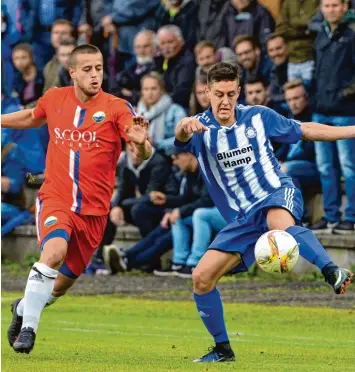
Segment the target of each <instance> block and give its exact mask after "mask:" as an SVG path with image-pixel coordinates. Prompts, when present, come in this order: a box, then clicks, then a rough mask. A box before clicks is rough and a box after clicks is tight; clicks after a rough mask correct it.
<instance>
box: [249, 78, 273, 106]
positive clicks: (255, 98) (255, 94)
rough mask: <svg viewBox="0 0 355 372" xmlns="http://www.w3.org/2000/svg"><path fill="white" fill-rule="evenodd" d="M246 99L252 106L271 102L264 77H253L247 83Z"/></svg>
mask: <svg viewBox="0 0 355 372" xmlns="http://www.w3.org/2000/svg"><path fill="white" fill-rule="evenodd" d="M244 90H245V100H246V103H247V104H248V105H250V106H256V105H262V106H267V105H268V102H269V95H268V86H267V83H266V81H265V79H264V78H263V77H255V78H254V77H251V78H249V79H248V80H247V82H246V83H245V87H244Z"/></svg>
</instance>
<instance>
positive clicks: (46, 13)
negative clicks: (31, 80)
mask: <svg viewBox="0 0 355 372" xmlns="http://www.w3.org/2000/svg"><path fill="white" fill-rule="evenodd" d="M80 6H81V0H72V1H57V0H23V1H22V6H21V18H20V24H21V25H22V27H23V30H24V38H25V39H26V41H28V42H30V43H32V45H33V51H34V53H33V54H34V56H35V62H36V66H37V67H38V69H39V70H40V71H42V70H43V68H44V66H45V65H46V63H47V62H48V61H49V60H50V59H51V58H52V57H53V55H54V54H55V50H54V48H53V46H52V45H51V44H52V43H53V41H51V37H52V36H53V35H52V33H51V30H52V25H54V23H55V21H56V20H58V19H61V20H62V19H66V20H68V21H70V22H71V23H72V25H73V26H74V27H77V25H78V23H79V20H80V12H81V9H80ZM58 44H59V41H58Z"/></svg>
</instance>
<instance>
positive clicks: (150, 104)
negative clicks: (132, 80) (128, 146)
mask: <svg viewBox="0 0 355 372" xmlns="http://www.w3.org/2000/svg"><path fill="white" fill-rule="evenodd" d="M137 112H138V114H139V115H143V116H144V118H145V119H147V120H149V123H150V124H149V131H148V136H149V138H148V139H149V141H150V143H151V144H152V145H153V146H154V147H155V148H156V149H157V150H158V151H161V152H163V153H164V154H166V155H170V154H171V153H172V151H173V150H174V140H175V127H176V125H177V124H178V122H179V121H180V120H181V119H183V118H184V117H185V116H186V111H185V110H184V108H183V107H181V106H180V105H177V104H176V103H173V101H172V99H171V98H170V97H169V96H168V95H167V94H166V92H165V86H164V81H163V79H162V78H161V77H160V75H159V74H158V73H156V72H151V73H150V74H147V75H145V76H144V77H143V78H142V98H141V100H140V101H139V103H138V107H137Z"/></svg>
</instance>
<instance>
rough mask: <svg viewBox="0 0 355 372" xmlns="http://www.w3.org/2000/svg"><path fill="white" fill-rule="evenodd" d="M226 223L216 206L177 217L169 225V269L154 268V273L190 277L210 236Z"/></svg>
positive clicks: (210, 238)
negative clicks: (171, 253)
mask: <svg viewBox="0 0 355 372" xmlns="http://www.w3.org/2000/svg"><path fill="white" fill-rule="evenodd" d="M226 225H227V223H226V221H225V220H224V218H223V217H222V215H221V214H220V212H219V211H218V209H217V208H216V207H213V208H198V209H196V210H195V211H194V212H193V214H192V216H188V217H185V218H179V219H178V220H177V221H176V222H175V224H173V225H172V227H171V232H172V236H173V260H172V266H171V270H169V269H168V270H154V275H157V276H170V275H176V276H178V277H180V278H191V277H192V272H193V270H194V269H195V267H196V266H197V264H198V262H199V261H200V259H201V258H202V256H203V255H204V254H205V253H206V251H207V249H208V246H209V245H210V243H211V241H212V236H213V235H216V234H217V233H219V232H220V231H221V230H222V229H223V228H224V227H225V226H226ZM179 267H180V268H179ZM178 268H179V269H178Z"/></svg>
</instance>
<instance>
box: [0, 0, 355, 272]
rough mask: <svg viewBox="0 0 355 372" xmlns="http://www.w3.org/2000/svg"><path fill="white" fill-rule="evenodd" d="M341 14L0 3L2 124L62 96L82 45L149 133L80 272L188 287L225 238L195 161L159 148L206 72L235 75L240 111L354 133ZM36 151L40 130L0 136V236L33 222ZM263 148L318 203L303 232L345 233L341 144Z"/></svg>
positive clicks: (333, 3)
mask: <svg viewBox="0 0 355 372" xmlns="http://www.w3.org/2000/svg"><path fill="white" fill-rule="evenodd" d="M354 8H355V1H354V0H349V1H347V0H269V1H268V0H263V1H261V0H260V1H257V0H165V1H161V0H95V1H94V0H71V1H65V0H3V1H2V5H1V17H2V22H1V33H2V42H1V51H2V53H1V65H2V66H1V67H2V68H1V73H2V79H1V84H2V86H1V100H2V105H1V113H2V114H4V113H10V112H14V111H17V110H21V109H23V108H30V107H34V106H35V105H36V102H37V100H38V98H39V97H41V96H42V95H43V94H44V93H45V92H46V91H47V90H48V89H49V88H51V87H54V86H55V87H64V86H69V85H72V81H71V78H70V75H69V73H68V60H69V56H70V53H71V51H72V50H73V49H74V48H75V47H76V46H77V45H81V44H85V43H92V44H94V45H96V46H98V47H99V48H100V50H101V51H102V53H103V56H104V62H105V73H104V82H103V89H104V90H105V91H106V92H109V93H111V94H113V95H115V96H117V97H120V98H124V99H126V100H128V101H129V102H130V103H131V104H132V105H133V106H134V108H135V110H136V111H137V113H138V114H141V115H144V117H145V118H146V119H148V120H149V121H150V128H149V139H150V141H151V143H152V145H153V146H154V150H153V155H152V156H151V158H150V159H148V160H145V161H143V162H142V161H140V160H138V159H137V158H135V156H134V154H133V153H132V152H131V151H129V149H128V148H127V151H125V152H124V153H123V154H122V156H121V158H120V161H119V164H118V172H117V192H116V193H115V195H114V197H113V199H112V209H111V212H110V215H109V216H108V223H107V228H106V231H105V237H104V240H103V242H102V244H101V245H100V247H99V248H98V250H97V252H96V254H95V257H94V258H93V260H92V263H91V265H90V267H89V268H88V272H90V273H95V271H97V270H98V269H103V268H104V267H106V268H107V264H108V263H109V267H110V270H111V272H112V273H113V274H114V273H116V272H118V271H129V270H132V269H138V270H144V271H148V272H154V274H156V275H177V276H181V277H187V278H189V277H191V273H192V270H193V269H194V267H195V266H196V265H197V263H198V261H199V259H200V258H201V256H202V255H203V254H204V252H205V250H206V249H207V247H208V245H209V243H210V242H211V240H212V238H213V236H214V235H215V234H216V233H217V232H219V231H220V230H221V229H222V228H223V227H224V226H225V224H226V223H225V221H224V220H223V218H222V216H221V215H220V214H219V212H218V210H217V209H216V208H215V207H214V205H213V202H212V200H211V199H210V197H209V195H208V193H207V191H206V188H205V186H204V184H203V181H202V178H201V176H200V174H199V170H198V165H197V160H196V158H195V157H194V156H193V155H192V154H190V153H179V152H177V151H176V150H175V149H174V146H173V142H174V130H175V126H176V125H177V123H178V122H179V120H181V119H182V118H183V117H185V116H187V115H195V114H197V113H200V112H203V111H204V110H206V109H207V108H208V107H209V100H208V98H207V96H206V95H205V87H206V82H207V71H208V69H209V67H210V66H212V65H213V64H214V63H216V62H219V61H223V62H228V63H231V64H238V65H239V66H240V69H241V88H242V91H241V95H240V98H239V103H240V104H244V105H264V106H267V107H269V108H272V109H274V110H275V111H277V112H278V113H280V114H281V115H284V116H287V117H290V118H291V117H292V118H295V119H297V120H300V121H303V122H304V121H314V122H318V123H322V124H325V125H334V126H342V125H355V10H354ZM48 141H49V136H48V131H47V127H46V125H45V126H43V127H42V128H40V129H31V130H27V131H21V130H19V131H14V130H9V129H2V136H1V162H2V173H1V193H2V203H1V212H2V215H1V222H2V236H3V235H5V234H6V233H8V232H9V231H11V230H12V229H13V228H14V227H16V226H18V225H20V224H28V223H33V217H32V216H33V214H32V213H31V212H33V205H32V204H33V200H26V193H25V192H24V191H25V189H26V187H29V186H30V184H31V182H32V181H33V177H32V175H41V174H42V173H43V171H44V166H45V154H46V149H47V146H48ZM273 147H274V151H275V154H276V156H277V158H278V160H279V162H280V166H281V168H282V169H283V171H284V173H285V174H288V175H289V176H291V177H292V179H293V181H294V183H295V185H296V186H297V187H299V188H300V189H301V190H302V191H303V192H304V193H309V192H321V193H322V194H323V210H324V214H323V216H322V217H321V218H320V219H318V220H316V221H314V219H312V216H311V215H310V213H309V212H308V211H307V210H306V211H305V216H304V221H303V222H304V224H305V225H307V226H309V227H310V228H311V229H312V230H314V231H315V232H328V233H334V234H355V140H343V141H337V142H336V143H328V142H323V143H318V142H317V143H315V144H314V143H309V142H305V141H302V140H301V141H300V142H299V143H297V144H293V145H284V144H278V143H274V144H273ZM40 178H41V177H40V176H39V179H40ZM343 195H345V198H346V201H345V208H344V197H343ZM342 200H343V207H342ZM125 223H129V224H133V225H135V226H137V227H138V229H139V232H140V234H141V237H142V239H141V240H140V241H139V242H138V243H137V244H135V245H134V246H133V247H131V248H130V249H128V250H123V249H121V248H120V247H116V246H115V245H112V242H113V240H114V236H115V233H116V229H117V227H119V226H121V225H123V224H125ZM171 249H173V255H172V262H171V265H170V266H169V267H167V268H163V269H162V268H161V264H160V257H161V255H162V254H164V253H165V252H167V251H169V250H171ZM105 260H106V266H105V262H104V261H105Z"/></svg>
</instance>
